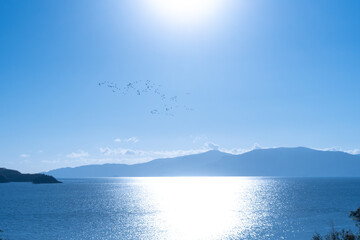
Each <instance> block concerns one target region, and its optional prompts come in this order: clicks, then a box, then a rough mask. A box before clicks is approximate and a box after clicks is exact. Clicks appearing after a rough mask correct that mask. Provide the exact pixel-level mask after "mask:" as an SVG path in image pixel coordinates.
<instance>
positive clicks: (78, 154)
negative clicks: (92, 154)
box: [66, 150, 89, 158]
mask: <svg viewBox="0 0 360 240" xmlns="http://www.w3.org/2000/svg"><path fill="white" fill-rule="evenodd" d="M88 156H89V153H88V152H85V151H83V150H79V151H77V152H72V153H70V154H68V155H66V157H67V158H84V157H88Z"/></svg>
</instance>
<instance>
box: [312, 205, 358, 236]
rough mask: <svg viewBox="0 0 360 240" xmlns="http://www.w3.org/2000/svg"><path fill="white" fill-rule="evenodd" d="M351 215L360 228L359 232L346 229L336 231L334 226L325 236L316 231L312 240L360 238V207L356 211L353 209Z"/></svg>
mask: <svg viewBox="0 0 360 240" xmlns="http://www.w3.org/2000/svg"><path fill="white" fill-rule="evenodd" d="M349 217H350V218H351V220H352V221H354V222H355V226H356V227H357V228H358V232H357V233H353V232H352V231H351V230H345V229H342V230H341V231H336V230H335V229H334V228H333V229H332V230H331V232H330V233H327V234H326V235H325V236H322V235H320V234H319V233H315V234H314V236H313V237H312V240H360V207H359V208H358V209H357V210H356V211H351V212H350V215H349Z"/></svg>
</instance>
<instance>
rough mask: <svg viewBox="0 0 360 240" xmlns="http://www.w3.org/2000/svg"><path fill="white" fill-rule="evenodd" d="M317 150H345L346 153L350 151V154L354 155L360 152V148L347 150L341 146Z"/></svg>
mask: <svg viewBox="0 0 360 240" xmlns="http://www.w3.org/2000/svg"><path fill="white" fill-rule="evenodd" d="M316 150H320V151H331V152H345V153H349V154H353V155H356V154H360V149H351V150H345V149H343V148H341V147H330V148H318V149H316Z"/></svg>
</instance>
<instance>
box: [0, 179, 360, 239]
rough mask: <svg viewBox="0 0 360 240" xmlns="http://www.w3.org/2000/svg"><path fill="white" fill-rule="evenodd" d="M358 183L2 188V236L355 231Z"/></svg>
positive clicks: (87, 183) (152, 182) (139, 182)
mask: <svg viewBox="0 0 360 240" xmlns="http://www.w3.org/2000/svg"><path fill="white" fill-rule="evenodd" d="M359 186H360V179H358V178H344V179H341V178H256V177H251V178H245V177H238V178H235V177H234V178H233V177H216V178H206V177H195V178H190V177H186V178H181V177H174V178H99V179H65V180H64V184H59V185H33V184H28V183H10V184H3V185H0V192H2V193H6V194H1V195H0V213H1V214H0V222H1V224H2V230H4V233H3V235H2V237H4V238H5V239H7V238H8V239H10V240H11V239H17V240H22V239H24V240H25V239H30V238H31V239H104V240H105V239H106V240H108V239H119V240H120V239H122V240H124V239H134V240H135V239H144V240H159V239H179V240H187V239H189V240H190V239H191V240H196V239H199V240H200V239H201V240H217V239H258V240H265V239H274V240H278V239H294V240H300V239H301V240H304V239H311V236H312V235H313V233H314V232H315V231H319V232H321V233H324V232H327V231H328V230H329V229H330V228H331V224H332V223H333V224H334V226H335V228H336V229H340V228H342V227H346V228H349V227H352V226H353V223H351V222H350V221H349V218H348V212H349V211H350V210H354V209H356V208H357V206H358V205H359V199H360V187H359Z"/></svg>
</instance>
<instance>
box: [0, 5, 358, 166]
mask: <svg viewBox="0 0 360 240" xmlns="http://www.w3.org/2000/svg"><path fill="white" fill-rule="evenodd" d="M173 1H174V4H178V3H179V0H173ZM186 1H188V0H186ZM198 1H199V3H196V4H198V6H191V4H190V5H188V6H186V7H184V8H183V9H181V7H183V6H180V7H178V6H177V5H174V6H175V7H174V6H172V5H171V4H170V5H169V3H165V2H164V0H136V1H115V0H113V1H109V0H104V1H93V0H75V1H74V0H71V1H70V0H64V1H47V0H34V1H20V0H11V1H10V0H5V1H1V2H0V81H1V87H0V116H1V118H0V133H1V138H0V145H1V154H0V165H1V166H4V167H8V168H15V169H19V170H22V171H28V172H36V171H44V170H49V169H54V168H58V167H63V166H78V165H83V164H90V163H105V162H119V163H120V162H123V163H134V162H141V161H147V160H150V159H152V158H156V157H167V156H177V155H181V154H188V153H195V152H200V151H205V150H207V149H214V148H219V149H221V150H223V151H228V152H234V153H240V152H242V151H246V150H249V149H252V148H253V147H254V145H256V146H255V147H259V146H262V147H276V146H288V147H292V146H306V147H311V148H317V149H328V148H336V149H342V150H346V151H356V150H357V149H360V138H359V132H360V124H359V122H360V110H359V107H358V105H359V103H360V94H359V93H360V80H359V76H360V68H359V66H360V44H359V43H360V25H359V23H360V14H359V12H360V2H359V1H356V0H349V1H332V0H330V1H329V0H326V1H325V0H317V1H312V0H304V1H287V0H272V1H268V0H255V1H235V0H225V1H220V0H209V1H204V0H198ZM211 1H213V2H211ZM176 2H177V3H176ZM210 2H211V3H210ZM179 9H180V10H179ZM189 9H190V10H191V11H189ZM136 80H150V81H151V82H153V83H154V84H157V85H160V89H161V91H162V92H164V93H166V95H167V96H175V95H176V96H178V99H179V100H178V101H179V102H180V104H181V105H186V106H189V107H191V108H193V111H189V110H186V109H185V108H179V109H176V110H174V111H173V116H168V115H165V114H159V115H153V114H150V111H151V110H152V109H153V108H156V107H158V106H160V105H161V104H162V102H161V99H159V98H158V96H156V95H155V94H142V95H141V96H138V95H136V94H134V93H130V94H127V95H122V94H118V93H113V92H112V91H111V90H110V89H108V88H106V87H100V86H98V83H99V82H102V81H109V82H115V83H116V84H118V85H119V86H125V85H126V84H127V83H129V82H133V81H136Z"/></svg>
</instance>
